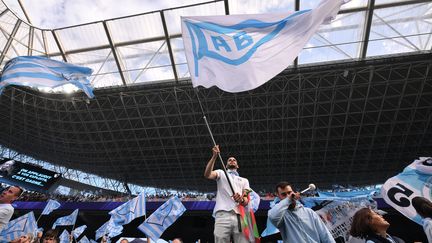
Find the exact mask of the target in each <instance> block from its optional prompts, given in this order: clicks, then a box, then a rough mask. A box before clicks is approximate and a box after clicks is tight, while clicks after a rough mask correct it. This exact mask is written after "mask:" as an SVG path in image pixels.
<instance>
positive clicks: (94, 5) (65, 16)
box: [4, 0, 206, 29]
mask: <svg viewBox="0 0 432 243" xmlns="http://www.w3.org/2000/svg"><path fill="white" fill-rule="evenodd" d="M4 2H5V3H6V4H7V5H8V6H9V7H10V8H11V9H13V10H14V11H15V12H16V13H17V14H19V15H20V16H23V15H22V12H21V9H20V7H19V4H18V0H4ZM198 2H206V0H181V1H173V0H157V1H155V0H121V1H119V0H91V1H89V0H22V3H23V5H24V7H25V9H26V11H27V14H28V15H29V17H30V20H31V21H32V24H33V25H35V26H38V27H40V28H48V29H51V28H59V27H66V26H70V25H76V24H83V23H88V22H93V21H98V20H104V19H111V18H115V17H121V16H127V15H132V14H138V13H145V12H149V11H153V10H161V9H167V8H172V7H177V6H184V5H189V4H193V3H198Z"/></svg>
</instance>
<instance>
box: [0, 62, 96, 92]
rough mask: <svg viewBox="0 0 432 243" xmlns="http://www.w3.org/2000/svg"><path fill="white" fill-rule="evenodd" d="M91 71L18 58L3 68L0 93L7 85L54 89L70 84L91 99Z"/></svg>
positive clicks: (61, 63) (84, 68)
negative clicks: (89, 78)
mask: <svg viewBox="0 0 432 243" xmlns="http://www.w3.org/2000/svg"><path fill="white" fill-rule="evenodd" d="M92 72H93V70H91V69H90V68H86V67H80V66H76V65H73V64H70V63H65V62H60V61H56V60H53V59H49V58H45V57H37V56H19V57H15V58H13V59H11V60H9V61H8V62H7V63H6V65H5V67H4V68H3V74H2V77H1V81H0V93H1V92H2V91H3V89H4V87H6V86H7V85H19V86H30V87H48V88H56V87H59V86H63V85H65V84H72V85H74V86H76V87H77V88H79V89H82V90H83V91H84V93H85V94H86V95H87V96H88V97H90V98H93V97H94V94H93V89H92V87H91V86H90V81H89V80H88V78H87V77H89V76H90V75H91V74H92Z"/></svg>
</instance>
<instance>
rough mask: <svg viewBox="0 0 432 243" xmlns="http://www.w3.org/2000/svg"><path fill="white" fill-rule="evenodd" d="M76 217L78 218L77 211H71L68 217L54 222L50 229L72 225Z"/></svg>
mask: <svg viewBox="0 0 432 243" xmlns="http://www.w3.org/2000/svg"><path fill="white" fill-rule="evenodd" d="M77 217H78V209H75V211H73V212H72V213H71V214H70V215H68V216H64V217H61V218H58V219H57V220H56V221H55V222H54V224H53V227H52V228H53V229H55V228H56V226H57V225H74V224H75V222H76V219H77Z"/></svg>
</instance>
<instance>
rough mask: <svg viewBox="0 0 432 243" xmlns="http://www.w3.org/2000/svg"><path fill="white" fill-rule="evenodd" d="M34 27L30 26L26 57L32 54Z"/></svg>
mask: <svg viewBox="0 0 432 243" xmlns="http://www.w3.org/2000/svg"><path fill="white" fill-rule="evenodd" d="M33 38H34V27H33V26H30V30H29V40H28V46H27V48H28V50H27V55H28V56H31V55H32V52H33Z"/></svg>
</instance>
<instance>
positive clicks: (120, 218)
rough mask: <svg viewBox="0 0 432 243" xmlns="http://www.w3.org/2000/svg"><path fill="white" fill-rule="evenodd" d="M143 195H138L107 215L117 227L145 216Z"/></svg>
mask: <svg viewBox="0 0 432 243" xmlns="http://www.w3.org/2000/svg"><path fill="white" fill-rule="evenodd" d="M145 211H146V205H145V193H144V192H142V193H140V194H139V195H138V196H137V197H135V198H133V199H131V200H129V201H128V202H126V203H124V204H122V205H120V206H118V207H117V208H115V209H114V210H112V211H111V212H109V214H110V215H111V220H112V221H113V222H114V223H115V224H117V225H125V224H128V223H130V222H131V221H132V220H134V219H135V218H138V217H141V216H144V215H146V212H145Z"/></svg>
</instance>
